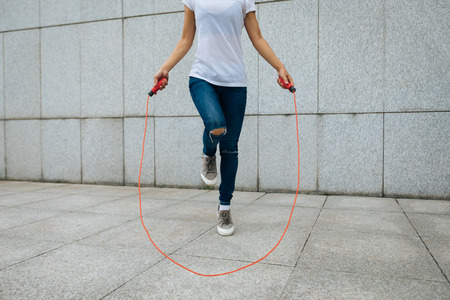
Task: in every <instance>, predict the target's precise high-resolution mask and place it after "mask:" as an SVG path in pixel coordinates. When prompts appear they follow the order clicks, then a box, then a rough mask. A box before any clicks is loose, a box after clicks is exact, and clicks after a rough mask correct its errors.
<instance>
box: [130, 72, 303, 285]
mask: <svg viewBox="0 0 450 300" xmlns="http://www.w3.org/2000/svg"><path fill="white" fill-rule="evenodd" d="M163 80H165V78H163V79H161V80H160V81H159V82H158V84H157V85H156V86H154V87H153V88H152V90H151V91H150V92H149V93H148V98H147V109H146V112H145V128H144V141H143V143H142V155H141V164H140V168H139V181H138V188H139V213H140V216H141V222H142V226H143V227H144V229H145V232H146V233H147V236H148V238H149V239H150V242H152V244H153V246H155V248H156V249H157V250H158V251H159V252H160V253H161V254H162V255H164V256H165V257H167V259H169V260H170V261H171V262H173V263H174V264H176V265H177V266H179V267H181V268H183V269H185V270H187V271H189V272H191V273H194V274H196V275H199V276H204V277H217V276H222V275H227V274H232V273H235V272H237V271H240V270H243V269H245V268H248V267H250V266H253V265H255V264H257V263H259V262H260V261H262V260H263V259H265V258H266V257H267V256H269V254H270V253H272V252H273V251H274V250H275V249H276V248H277V247H278V245H279V244H280V243H281V241H282V240H283V237H284V235H285V234H286V231H287V230H288V228H289V224H290V223H291V219H292V214H293V212H294V208H295V203H296V202H297V197H298V189H299V187H300V139H299V133H298V115H297V102H296V100H295V88H294V87H293V86H292V84H290V83H288V84H286V83H285V82H284V81H283V79H282V78H281V77H280V80H281V83H282V84H283V85H284V87H285V88H287V89H289V91H291V92H292V93H293V94H294V106H295V123H296V128H297V153H298V155H297V191H296V192H295V199H294V204H292V209H291V214H290V215H289V220H288V223H287V225H286V228H285V229H284V232H283V234H282V235H281V238H280V240H279V241H278V243H277V244H276V245H275V246H274V247H273V248H272V250H270V251H269V252H268V253H267V254H266V255H264V256H263V257H261V258H260V259H258V260H256V261H254V262H252V263H250V264H248V265H245V266H243V267H240V268H238V269H236V270H232V271H229V272H225V273H219V274H202V273H198V272H195V271H193V270H191V269H189V268H187V267H185V266H183V265H182V264H180V263H178V262H176V261H174V260H173V259H172V258H171V257H170V256H168V255H167V254H165V253H164V252H163V251H162V250H161V249H159V248H158V246H157V245H156V244H155V242H154V241H153V240H152V238H151V237H150V233H149V232H148V229H147V227H146V226H145V224H144V219H143V217H142V205H141V204H142V200H141V172H142V161H143V159H144V148H145V136H146V134H147V118H148V103H149V100H150V97H151V96H153V95H156V93H157V92H158V91H159V89H160V88H161V85H162V83H163Z"/></svg>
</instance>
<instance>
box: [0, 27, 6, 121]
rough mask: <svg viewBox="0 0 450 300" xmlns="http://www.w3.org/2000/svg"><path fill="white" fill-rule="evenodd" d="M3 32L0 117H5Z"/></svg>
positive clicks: (0, 36)
mask: <svg viewBox="0 0 450 300" xmlns="http://www.w3.org/2000/svg"><path fill="white" fill-rule="evenodd" d="M3 65H4V61H3V33H0V119H3V118H4V117H5V97H4V93H3V86H4V83H3V80H4V78H3Z"/></svg>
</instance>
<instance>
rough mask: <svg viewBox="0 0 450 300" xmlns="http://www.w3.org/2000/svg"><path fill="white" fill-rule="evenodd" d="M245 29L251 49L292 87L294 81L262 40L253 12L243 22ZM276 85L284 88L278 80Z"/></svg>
mask: <svg viewBox="0 0 450 300" xmlns="http://www.w3.org/2000/svg"><path fill="white" fill-rule="evenodd" d="M244 24H245V29H246V30H247V33H248V36H249V38H250V40H251V41H252V44H253V47H255V49H256V50H257V51H258V53H259V54H260V55H261V56H262V57H263V58H264V59H265V60H266V61H267V62H268V63H269V64H270V65H271V66H272V67H274V68H275V70H277V72H278V76H280V77H281V78H283V80H284V81H285V82H290V83H291V84H292V85H294V80H293V79H292V77H291V76H290V75H289V73H288V72H287V71H286V68H285V67H284V65H283V64H282V63H281V61H280V60H279V59H278V57H277V56H276V55H275V53H274V52H273V50H272V48H271V47H270V46H269V43H267V41H266V40H265V39H264V38H263V36H262V34H261V30H260V29H259V24H258V20H257V19H256V14H255V12H254V11H253V12H249V13H248V14H247V16H246V17H245V20H244ZM278 84H279V85H280V86H281V87H282V88H285V87H284V86H283V85H282V84H281V82H280V80H278Z"/></svg>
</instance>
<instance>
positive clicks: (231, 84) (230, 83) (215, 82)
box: [189, 73, 247, 87]
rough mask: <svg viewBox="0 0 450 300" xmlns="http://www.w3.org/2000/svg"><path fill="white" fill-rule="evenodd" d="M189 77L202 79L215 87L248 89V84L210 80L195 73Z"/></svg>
mask: <svg viewBox="0 0 450 300" xmlns="http://www.w3.org/2000/svg"><path fill="white" fill-rule="evenodd" d="M189 76H190V77H195V78H198V79H202V80H204V81H207V82H209V83H211V84H214V85H217V86H225V87H247V84H246V83H245V84H242V83H238V82H220V81H216V80H211V79H209V78H205V77H203V76H199V75H197V74H193V73H190V74H189Z"/></svg>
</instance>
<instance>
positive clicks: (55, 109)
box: [41, 25, 81, 118]
mask: <svg viewBox="0 0 450 300" xmlns="http://www.w3.org/2000/svg"><path fill="white" fill-rule="evenodd" d="M41 61H42V66H41V70H42V77H41V80H42V117H44V118H54V117H79V116H80V110H81V108H80V93H81V91H80V27H79V25H74V26H59V27H49V28H43V29H42V30H41Z"/></svg>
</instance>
